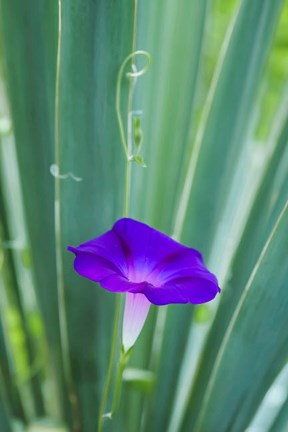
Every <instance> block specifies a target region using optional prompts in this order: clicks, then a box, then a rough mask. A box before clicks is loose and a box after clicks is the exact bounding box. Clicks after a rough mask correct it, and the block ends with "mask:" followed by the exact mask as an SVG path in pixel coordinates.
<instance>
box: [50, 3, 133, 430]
mask: <svg viewBox="0 0 288 432" xmlns="http://www.w3.org/2000/svg"><path fill="white" fill-rule="evenodd" d="M62 6H63V9H62V12H63V22H62V46H61V59H60V89H59V90H60V101H59V103H60V111H59V119H58V121H59V127H60V148H59V152H60V167H59V170H60V174H65V173H69V172H70V173H73V174H74V176H76V177H77V178H80V179H81V180H80V181H75V180H73V179H71V178H68V179H67V180H63V181H62V182H61V214H62V217H61V224H62V239H61V240H62V254H63V259H64V278H65V279H64V283H65V289H66V299H67V317H68V328H69V341H70V356H71V367H72V375H73V381H74V386H75V388H76V393H75V395H74V397H76V400H75V401H74V414H75V420H76V422H78V423H80V426H79V427H80V428H81V430H84V431H85V432H86V431H87V432H89V431H94V430H95V428H96V424H97V416H98V410H99V402H100V397H101V393H102V391H103V385H104V379H105V374H106V372H107V367H108V355H109V345H110V341H111V333H112V323H113V318H112V317H113V311H114V300H115V297H114V296H113V294H109V293H108V292H104V290H102V289H101V288H100V287H99V286H96V285H95V284H93V283H91V282H89V281H87V280H83V278H80V277H78V276H77V275H76V274H74V273H73V272H72V267H71V266H72V263H73V257H72V256H71V254H68V252H66V248H67V246H68V245H77V244H79V243H82V242H83V241H85V240H88V239H89V238H92V237H96V236H97V235H100V234H101V233H103V232H105V231H107V230H108V229H110V228H111V226H112V224H113V223H114V222H115V220H116V219H117V218H120V217H121V216H122V208H123V197H124V194H123V190H124V154H123V152H122V148H121V143H120V137H119V131H118V127H117V119H116V112H115V94H116V80H117V74H118V71H119V69H120V66H121V64H122V62H123V61H124V59H125V58H126V57H127V55H128V54H130V53H131V51H132V49H133V18H134V1H133V0H122V1H120V2H118V3H115V2H113V1H109V2H108V3H107V1H99V2H94V1H92V0H89V1H86V2H85V4H83V1H82V0H77V1H73V2H70V1H67V0H64V1H63V5H62ZM67 76H68V77H69V79H67ZM128 83H129V82H128V80H127V81H126V82H125V81H123V86H122V94H123V96H124V98H123V100H125V96H127V91H128ZM124 114H125V112H124V110H123V115H124ZM106 409H107V410H109V409H111V406H110V407H109V406H107V407H106ZM119 430H120V429H119Z"/></svg>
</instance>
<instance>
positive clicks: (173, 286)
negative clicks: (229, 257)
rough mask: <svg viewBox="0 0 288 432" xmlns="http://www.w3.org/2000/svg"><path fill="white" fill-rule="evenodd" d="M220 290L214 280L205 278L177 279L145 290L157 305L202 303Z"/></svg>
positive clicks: (211, 298)
mask: <svg viewBox="0 0 288 432" xmlns="http://www.w3.org/2000/svg"><path fill="white" fill-rule="evenodd" d="M218 292H220V288H219V287H218V286H217V284H215V283H214V281H213V280H209V279H204V278H197V277H194V278H181V279H175V280H173V281H171V282H170V283H168V284H165V285H163V286H161V287H159V288H151V286H147V287H146V288H145V290H144V291H143V294H145V295H146V297H147V298H148V300H149V301H150V302H151V303H154V304H156V305H159V306H160V305H165V304H170V303H192V304H200V303H206V302H209V301H211V300H213V298H214V297H215V296H216V295H217V293H218Z"/></svg>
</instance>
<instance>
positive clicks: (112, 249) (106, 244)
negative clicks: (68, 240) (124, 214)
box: [68, 230, 127, 274]
mask: <svg viewBox="0 0 288 432" xmlns="http://www.w3.org/2000/svg"><path fill="white" fill-rule="evenodd" d="M68 250H70V251H71V252H74V253H75V254H76V256H80V254H81V253H89V254H94V255H96V256H98V257H101V258H104V259H105V260H107V261H109V262H111V263H112V264H114V266H115V268H118V269H119V272H120V273H122V274H125V273H127V263H126V259H125V254H124V251H123V247H122V244H121V242H120V241H119V237H118V236H117V235H116V234H115V233H114V231H113V230H110V231H107V232H106V233H105V234H102V235H101V236H100V237H97V238H94V239H92V240H89V241H87V242H85V243H82V244H81V245H80V246H78V247H77V248H72V247H68Z"/></svg>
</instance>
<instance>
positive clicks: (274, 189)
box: [185, 122, 288, 424]
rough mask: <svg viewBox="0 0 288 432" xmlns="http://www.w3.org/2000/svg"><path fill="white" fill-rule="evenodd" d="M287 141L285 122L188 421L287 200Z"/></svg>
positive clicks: (218, 318)
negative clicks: (270, 233) (248, 281)
mask: <svg viewBox="0 0 288 432" xmlns="http://www.w3.org/2000/svg"><path fill="white" fill-rule="evenodd" d="M287 140H288V123H287V122H285V123H284V125H283V129H282V131H281V134H280V136H279V140H278V143H277V146H276V149H275V152H274V153H273V155H272V157H271V160H270V161H269V163H268V164H267V168H266V170H265V171H264V173H263V180H262V183H261V184H260V187H259V190H258V193H257V196H256V199H255V202H254V204H253V207H252V209H251V213H250V215H249V218H248V221H247V224H246V227H245V231H244V233H243V235H242V239H241V242H240V244H239V246H238V248H237V252H236V254H235V257H234V259H233V262H232V265H231V276H230V278H229V279H228V281H227V284H226V286H225V287H224V289H223V292H222V294H221V300H220V304H219V308H218V310H217V313H216V316H215V319H214V322H213V325H212V327H211V330H210V333H209V335H208V338H207V341H206V345H205V348H204V350H203V353H202V359H201V363H200V364H199V368H198V372H197V376H196V381H195V383H194V386H193V391H192V394H191V398H190V406H191V407H193V408H192V410H191V411H190V414H189V415H187V418H186V421H187V422H190V421H191V417H192V416H193V417H194V418H195V416H197V411H198V410H199V407H200V406H201V401H202V397H203V395H204V393H205V389H206V387H207V383H208V380H209V376H210V373H211V370H212V367H213V364H214V361H215V357H216V355H217V351H218V349H219V346H220V344H221V341H222V339H223V335H224V334H225V331H226V329H227V327H228V325H229V323H230V320H231V318H232V315H233V313H234V310H235V308H236V307H237V304H238V301H239V299H240V297H241V294H242V291H243V289H244V286H245V284H246V282H247V280H248V278H249V275H250V273H251V271H252V269H253V267H254V265H255V263H256V261H257V259H258V257H259V254H260V252H261V250H262V248H263V247H264V244H265V239H267V237H268V235H269V232H270V231H271V229H272V227H273V225H274V224H275V222H276V219H277V215H278V214H279V211H280V209H281V208H282V207H283V205H284V203H285V201H286V199H287V196H288V173H287V170H286V168H285V167H286V166H287V162H288V152H287ZM276 172H278V173H279V174H278V175H277V176H275V173H276ZM248 245H249V247H248ZM281 361H282V360H280V362H281ZM194 410H195V411H194ZM185 424H186V423H185Z"/></svg>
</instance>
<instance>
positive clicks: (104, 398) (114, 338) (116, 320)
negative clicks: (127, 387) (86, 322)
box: [98, 294, 121, 432]
mask: <svg viewBox="0 0 288 432" xmlns="http://www.w3.org/2000/svg"><path fill="white" fill-rule="evenodd" d="M120 307H121V294H118V295H117V299H116V308H115V318H114V325H113V334H112V342H111V352H110V359H109V365H108V372H107V375H106V380H105V385H104V390H103V395H102V400H101V404H100V411H99V419H98V432H102V430H103V420H104V411H105V406H106V401H107V396H108V390H109V386H110V381H111V377H112V370H113V362H114V356H115V348H116V343H117V333H118V327H119V318H120ZM107 416H108V417H109V414H108V415H107Z"/></svg>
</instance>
